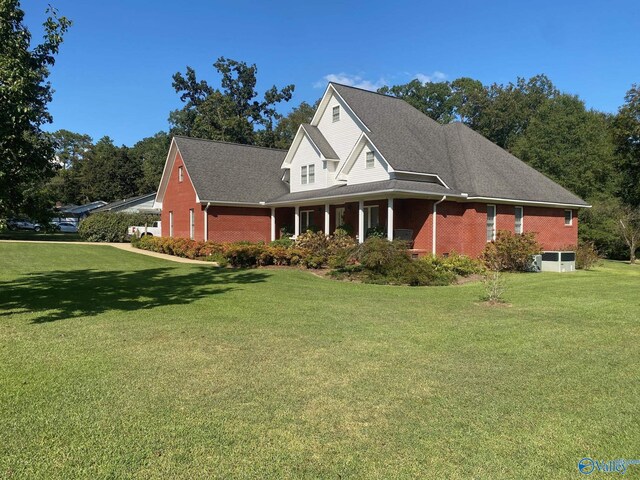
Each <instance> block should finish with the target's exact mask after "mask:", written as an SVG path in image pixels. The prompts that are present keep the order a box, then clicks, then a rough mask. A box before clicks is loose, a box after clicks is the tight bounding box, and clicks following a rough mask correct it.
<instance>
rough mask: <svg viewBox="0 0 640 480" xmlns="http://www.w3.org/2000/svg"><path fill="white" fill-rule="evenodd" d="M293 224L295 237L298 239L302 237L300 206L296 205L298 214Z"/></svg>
mask: <svg viewBox="0 0 640 480" xmlns="http://www.w3.org/2000/svg"><path fill="white" fill-rule="evenodd" d="M293 223H294V225H293V236H294V237H295V238H298V235H300V207H299V206H298V205H296V214H295V215H294V220H293Z"/></svg>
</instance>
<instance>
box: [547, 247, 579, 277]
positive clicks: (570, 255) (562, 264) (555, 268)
mask: <svg viewBox="0 0 640 480" xmlns="http://www.w3.org/2000/svg"><path fill="white" fill-rule="evenodd" d="M541 260H542V261H541V262H540V263H541V265H540V270H542V271H543V272H575V271H576V253H575V252H561V251H558V252H542V259H541Z"/></svg>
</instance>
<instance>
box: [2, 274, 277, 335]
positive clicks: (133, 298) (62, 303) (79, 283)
mask: <svg viewBox="0 0 640 480" xmlns="http://www.w3.org/2000/svg"><path fill="white" fill-rule="evenodd" d="M194 270H195V271H194ZM194 270H191V271H190V272H189V273H185V274H175V273H173V272H175V269H173V268H153V269H147V270H134V271H113V270H107V271H104V270H72V271H52V272H37V273H33V274H29V275H25V276H23V277H20V278H18V279H16V280H14V281H11V282H0V316H7V315H12V314H17V313H36V314H38V316H36V318H34V319H33V321H32V322H33V323H44V322H52V321H55V320H64V319H68V318H74V317H81V316H93V315H98V314H100V313H103V312H106V311H109V310H119V311H131V310H146V309H151V308H154V307H158V306H161V305H184V304H189V303H192V302H194V301H196V300H198V299H199V298H203V297H207V296H209V295H217V294H221V293H225V292H229V291H231V290H234V289H235V288H237V286H238V285H244V284H253V283H259V282H263V281H265V279H266V278H267V276H268V275H267V274H266V273H263V272H258V271H254V270H253V271H252V270H245V271H234V270H221V269H215V268H211V267H200V268H197V269H194Z"/></svg>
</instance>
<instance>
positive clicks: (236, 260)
mask: <svg viewBox="0 0 640 480" xmlns="http://www.w3.org/2000/svg"><path fill="white" fill-rule="evenodd" d="M264 252H265V245H264V244H263V243H251V242H237V243H225V244H223V255H224V257H225V258H226V259H227V260H228V261H229V264H231V266H233V267H242V268H246V267H255V266H256V265H258V264H259V261H260V257H261V255H262V254H263V253H264Z"/></svg>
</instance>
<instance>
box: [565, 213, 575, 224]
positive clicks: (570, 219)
mask: <svg viewBox="0 0 640 480" xmlns="http://www.w3.org/2000/svg"><path fill="white" fill-rule="evenodd" d="M564 224H565V226H567V227H570V226H571V225H573V210H565V211H564Z"/></svg>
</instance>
